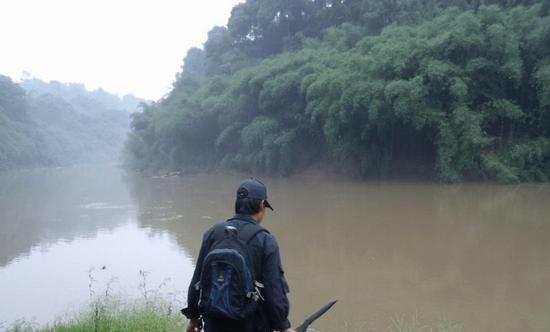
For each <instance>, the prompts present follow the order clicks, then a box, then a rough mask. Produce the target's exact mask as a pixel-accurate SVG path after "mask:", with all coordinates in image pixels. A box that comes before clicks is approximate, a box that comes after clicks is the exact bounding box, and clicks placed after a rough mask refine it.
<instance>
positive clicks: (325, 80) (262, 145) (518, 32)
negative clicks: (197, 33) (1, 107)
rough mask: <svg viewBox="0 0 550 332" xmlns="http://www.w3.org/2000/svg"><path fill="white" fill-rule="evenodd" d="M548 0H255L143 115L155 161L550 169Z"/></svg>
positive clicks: (142, 161) (133, 157) (517, 172)
mask: <svg viewBox="0 0 550 332" xmlns="http://www.w3.org/2000/svg"><path fill="white" fill-rule="evenodd" d="M549 11H550V1H548V0H545V1H536V0H445V1H443V0H422V1H421V0H392V1H383V0H322V1H321V0H247V1H246V2H244V3H241V4H239V5H237V6H235V7H234V8H233V10H232V12H231V16H230V18H229V20H228V22H227V25H226V26H218V27H214V28H212V29H211V31H210V32H209V33H208V38H207V40H206V41H205V42H204V44H203V47H202V48H192V49H190V50H189V51H188V52H187V54H186V56H185V58H184V62H183V65H182V69H181V72H180V73H178V74H177V76H176V80H175V81H174V83H173V89H172V91H171V92H170V93H169V94H168V95H167V96H165V97H164V98H162V99H161V100H158V101H157V102H154V103H152V104H150V105H147V106H145V107H144V109H143V111H142V112H138V113H134V114H133V115H132V122H131V132H130V135H129V138H128V141H127V143H126V147H125V153H124V155H125V163H126V164H127V165H129V166H130V167H133V168H134V169H137V170H141V171H169V170H183V171H193V170H205V169H209V170H212V169H219V168H226V169H236V170H245V171H256V172H265V173H270V174H280V175H289V174H292V173H296V172H300V171H302V170H305V169H307V168H308V167H313V166H315V165H325V167H328V166H327V165H329V167H330V170H332V171H335V172H341V173H347V174H352V175H353V176H358V177H365V178H398V177H403V176H407V177H408V176H411V177H419V178H425V177H428V178H434V179H438V180H442V181H449V182H456V181H465V180H471V179H481V180H496V181H500V182H505V183H514V182H523V181H548V180H550V15H549Z"/></svg>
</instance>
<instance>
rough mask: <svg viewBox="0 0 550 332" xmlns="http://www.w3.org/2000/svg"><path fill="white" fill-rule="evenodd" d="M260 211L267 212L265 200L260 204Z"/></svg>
mask: <svg viewBox="0 0 550 332" xmlns="http://www.w3.org/2000/svg"><path fill="white" fill-rule="evenodd" d="M260 210H265V200H263V199H262V201H261V202H260Z"/></svg>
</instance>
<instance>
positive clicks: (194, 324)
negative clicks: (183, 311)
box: [186, 319, 202, 332]
mask: <svg viewBox="0 0 550 332" xmlns="http://www.w3.org/2000/svg"><path fill="white" fill-rule="evenodd" d="M200 330H202V326H201V323H200V321H199V320H198V319H191V320H190V321H189V323H188V324H187V330H186V332H200Z"/></svg>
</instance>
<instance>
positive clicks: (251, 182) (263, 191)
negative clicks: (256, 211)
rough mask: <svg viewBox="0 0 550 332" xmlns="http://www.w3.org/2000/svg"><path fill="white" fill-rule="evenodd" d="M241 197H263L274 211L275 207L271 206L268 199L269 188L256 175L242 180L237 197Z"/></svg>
mask: <svg viewBox="0 0 550 332" xmlns="http://www.w3.org/2000/svg"><path fill="white" fill-rule="evenodd" d="M239 197H240V198H244V197H250V198H256V199H262V200H263V201H264V202H265V203H264V204H265V207H268V208H270V209H271V211H273V207H271V204H269V202H268V201H267V188H266V186H265V184H263V183H262V181H260V180H258V179H256V178H254V177H251V178H248V179H246V180H244V181H243V182H241V184H240V185H239V189H237V198H239Z"/></svg>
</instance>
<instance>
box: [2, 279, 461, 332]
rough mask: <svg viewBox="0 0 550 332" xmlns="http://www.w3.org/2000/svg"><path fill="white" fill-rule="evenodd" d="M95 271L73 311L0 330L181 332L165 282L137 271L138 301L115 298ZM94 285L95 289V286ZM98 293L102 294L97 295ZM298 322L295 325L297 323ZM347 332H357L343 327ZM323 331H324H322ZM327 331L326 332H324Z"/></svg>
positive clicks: (451, 330)
mask: <svg viewBox="0 0 550 332" xmlns="http://www.w3.org/2000/svg"><path fill="white" fill-rule="evenodd" d="M93 272H94V269H93V268H92V269H90V271H89V272H88V277H89V281H90V283H89V285H88V289H89V292H90V300H89V301H88V303H87V304H86V305H85V306H84V307H82V308H80V309H78V308H77V311H76V312H73V313H67V314H65V315H63V316H60V317H58V318H56V319H55V320H54V322H53V323H49V324H44V325H39V324H36V323H32V322H28V321H25V320H24V319H22V320H17V321H15V322H12V323H11V324H7V323H5V322H0V330H1V331H4V330H5V331H7V332H183V331H185V327H186V325H187V320H186V318H185V317H184V316H183V315H182V314H181V313H180V309H181V307H182V303H181V301H179V300H178V299H177V298H176V293H170V294H169V295H170V296H169V297H166V295H163V294H162V293H161V289H162V288H163V287H164V286H165V282H163V283H161V284H160V285H158V287H156V288H149V287H148V282H147V274H148V272H146V271H140V272H139V274H140V278H141V282H140V284H139V286H138V287H139V291H140V293H141V295H140V296H139V297H137V298H129V297H127V296H120V295H114V294H113V289H112V282H113V281H114V280H116V278H112V279H111V280H110V281H107V282H106V284H105V288H104V289H103V290H99V291H100V293H96V291H98V289H97V285H96V282H97V280H96V279H95V278H94V274H93ZM94 285H95V286H94ZM96 294H101V295H96ZM389 322H390V323H389V324H390V325H389V326H388V327H387V328H385V329H383V330H381V331H380V332H461V331H462V325H460V324H457V323H450V322H447V321H441V322H439V323H436V324H433V325H426V324H424V323H423V322H422V319H421V318H420V316H419V314H418V312H417V313H415V314H414V315H412V316H411V317H405V316H397V315H396V316H394V317H393V318H391V317H389ZM296 323H297V322H296ZM343 326H345V327H346V331H349V332H360V331H362V329H361V328H353V327H350V326H347V325H346V324H344V325H343ZM321 331H323V330H321ZM326 332H329V331H326Z"/></svg>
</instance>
